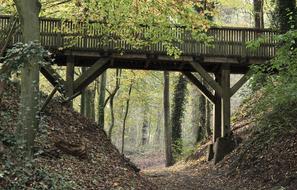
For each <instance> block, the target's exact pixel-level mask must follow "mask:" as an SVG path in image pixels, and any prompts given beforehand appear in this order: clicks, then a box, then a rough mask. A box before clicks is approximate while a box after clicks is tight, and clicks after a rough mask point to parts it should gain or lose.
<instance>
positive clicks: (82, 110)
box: [80, 67, 86, 116]
mask: <svg viewBox="0 0 297 190" xmlns="http://www.w3.org/2000/svg"><path fill="white" fill-rule="evenodd" d="M84 72H86V68H85V67H82V68H81V73H82V74H83V73H84ZM80 114H82V115H83V116H86V89H84V90H83V91H82V93H81V98H80Z"/></svg>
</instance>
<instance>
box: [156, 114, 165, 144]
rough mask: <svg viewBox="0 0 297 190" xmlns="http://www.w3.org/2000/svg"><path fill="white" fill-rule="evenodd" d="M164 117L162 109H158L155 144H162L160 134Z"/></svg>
mask: <svg viewBox="0 0 297 190" xmlns="http://www.w3.org/2000/svg"><path fill="white" fill-rule="evenodd" d="M162 117H163V114H162V113H161V111H158V115H157V126H156V131H155V136H154V142H155V144H158V145H159V144H160V143H161V142H160V138H161V136H160V134H161V122H162Z"/></svg>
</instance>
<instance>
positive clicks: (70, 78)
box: [66, 55, 75, 107]
mask: <svg viewBox="0 0 297 190" xmlns="http://www.w3.org/2000/svg"><path fill="white" fill-rule="evenodd" d="M74 61H75V60H74V57H73V56H71V55H70V56H67V68H66V85H67V86H66V96H67V98H69V97H72V96H73V93H74V89H73V88H74V68H75V62H74ZM69 104H70V106H71V107H72V106H73V102H72V101H70V102H69Z"/></svg>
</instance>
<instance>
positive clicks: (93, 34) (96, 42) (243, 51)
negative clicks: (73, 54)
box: [0, 15, 277, 58]
mask: <svg viewBox="0 0 297 190" xmlns="http://www.w3.org/2000/svg"><path fill="white" fill-rule="evenodd" d="M10 18H11V16H10V15H0V31H1V30H4V29H5V27H6V26H7V25H8V24H9V22H10ZM96 24H98V23H96V22H91V25H90V26H88V28H87V29H86V28H84V27H83V23H74V22H72V21H67V20H62V19H57V18H43V17H42V18H40V32H41V43H42V45H44V46H45V47H47V48H51V49H55V48H59V47H68V46H69V45H71V46H70V47H71V48H75V49H79V50H84V51H87V50H92V51H98V50H100V51H102V50H104V51H105V50H108V51H115V52H118V51H119V49H121V50H123V51H125V52H139V53H145V52H147V53H156V54H161V53H166V49H165V47H164V46H163V44H162V43H158V44H155V45H150V46H149V47H143V48H140V49H134V48H132V46H131V45H129V44H128V43H127V42H126V41H125V40H122V39H120V38H115V40H113V41H111V42H109V43H108V44H107V45H106V44H105V45H104V44H102V43H101V39H102V38H101V37H102V36H103V35H106V34H104V33H103V32H102V30H100V28H98V27H97V28H96V27H95V26H92V25H96ZM97 26H98V25H97ZM102 27H103V26H102ZM145 29H149V28H145ZM168 29H169V30H172V32H173V34H174V35H177V36H176V37H178V38H180V39H182V40H183V43H176V46H177V47H178V48H180V49H181V50H182V51H183V54H185V55H193V56H197V55H198V56H200V55H213V56H229V57H230V56H231V57H232V56H233V57H261V58H262V57H267V58H271V57H273V56H274V55H275V48H274V45H275V40H274V38H273V36H275V35H276V33H277V32H276V31H274V30H271V29H255V28H241V27H212V28H210V29H209V31H208V32H207V33H208V35H209V36H212V37H213V42H212V46H207V45H205V44H204V43H201V42H198V41H196V40H194V39H193V38H191V35H189V32H188V31H186V30H185V29H184V28H182V27H176V28H171V29H170V28H168ZM110 35H111V36H112V35H113V34H110ZM113 36H114V35H113ZM140 36H143V35H142V34H141V33H140ZM260 36H264V37H265V38H264V39H265V40H264V43H263V44H262V46H261V47H260V48H258V49H257V50H249V49H247V48H246V43H247V42H249V41H253V40H256V39H257V38H258V37H260ZM20 40H21V35H20V33H17V34H15V36H14V37H13V40H12V42H11V44H13V43H15V42H19V41H20ZM71 40H73V42H74V43H72V44H71V43H70V42H71ZM0 45H1V44H0Z"/></svg>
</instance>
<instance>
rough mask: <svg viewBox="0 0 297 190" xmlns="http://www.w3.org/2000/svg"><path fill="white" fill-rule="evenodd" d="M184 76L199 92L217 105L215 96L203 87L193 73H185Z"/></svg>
mask: <svg viewBox="0 0 297 190" xmlns="http://www.w3.org/2000/svg"><path fill="white" fill-rule="evenodd" d="M183 74H184V75H185V76H186V77H187V78H188V79H189V81H191V82H192V83H193V84H194V85H195V86H196V87H197V88H198V89H199V91H200V92H201V93H202V94H203V95H204V96H205V97H206V98H207V99H208V100H209V101H210V102H211V103H213V104H214V103H215V97H214V95H213V94H212V93H211V92H210V91H209V90H208V89H207V88H206V87H205V85H203V84H202V83H201V82H200V81H199V80H198V79H197V77H195V76H194V75H193V74H192V73H190V72H183Z"/></svg>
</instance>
